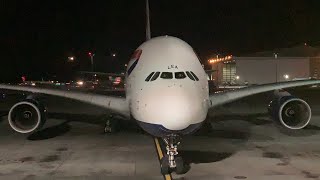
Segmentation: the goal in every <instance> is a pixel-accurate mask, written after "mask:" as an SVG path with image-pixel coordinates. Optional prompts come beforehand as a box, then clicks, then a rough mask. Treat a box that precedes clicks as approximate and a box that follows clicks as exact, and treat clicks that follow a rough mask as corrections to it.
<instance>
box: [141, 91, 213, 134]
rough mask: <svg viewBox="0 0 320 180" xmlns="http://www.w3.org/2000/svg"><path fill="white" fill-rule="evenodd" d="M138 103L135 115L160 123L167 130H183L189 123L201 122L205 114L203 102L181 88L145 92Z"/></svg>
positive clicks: (144, 119)
mask: <svg viewBox="0 0 320 180" xmlns="http://www.w3.org/2000/svg"><path fill="white" fill-rule="evenodd" d="M145 97H146V98H144V99H146V100H145V101H144V102H143V101H141V102H139V103H142V104H140V107H141V108H139V111H137V114H136V115H137V116H138V117H139V118H140V119H142V120H143V121H144V122H149V123H153V124H160V125H162V126H164V127H165V128H167V129H169V130H183V129H185V128H187V127H188V126H189V125H191V124H196V123H199V122H202V121H203V120H204V119H205V117H206V114H207V108H206V106H205V102H204V101H203V99H201V98H200V97H198V96H195V95H194V94H193V93H190V92H187V91H185V90H183V89H182V88H180V89H179V88H177V89H174V88H171V89H169V90H168V91H165V90H163V91H158V94H157V95H155V94H153V95H151V94H147V95H146V96H145Z"/></svg>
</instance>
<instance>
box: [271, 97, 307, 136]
mask: <svg viewBox="0 0 320 180" xmlns="http://www.w3.org/2000/svg"><path fill="white" fill-rule="evenodd" d="M268 111H269V114H270V115H271V116H272V118H273V119H274V120H276V121H277V122H278V123H280V124H281V125H282V126H284V127H286V128H288V129H292V130H298V129H302V128H304V127H306V126H307V125H308V124H309V122H310V119H311V108H310V106H309V104H308V103H307V102H305V101H304V100H302V99H299V98H296V97H294V96H291V95H290V96H282V97H277V98H276V99H274V100H272V101H271V102H270V104H269V106H268Z"/></svg>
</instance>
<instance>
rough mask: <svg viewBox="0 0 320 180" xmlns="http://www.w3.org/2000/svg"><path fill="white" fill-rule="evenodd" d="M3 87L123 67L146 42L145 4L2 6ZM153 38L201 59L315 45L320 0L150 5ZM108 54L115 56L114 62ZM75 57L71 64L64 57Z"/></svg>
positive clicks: (10, 1) (180, 0)
mask: <svg viewBox="0 0 320 180" xmlns="http://www.w3.org/2000/svg"><path fill="white" fill-rule="evenodd" d="M0 3H1V4H0V8H1V9H0V13H1V14H0V18H1V21H2V23H1V30H0V31H1V42H3V43H4V49H2V50H3V52H2V53H1V54H2V56H1V57H2V58H1V66H0V75H1V76H0V81H4V80H7V79H10V80H11V79H12V78H13V77H20V76H21V75H22V74H27V75H28V76H31V77H34V78H39V77H40V76H45V75H48V76H49V75H52V74H58V75H60V76H61V75H62V76H63V75H65V74H68V73H69V72H70V71H72V70H89V69H90V60H89V57H88V55H87V53H88V51H94V52H95V53H96V61H97V62H96V67H95V69H96V70H98V71H105V72H115V71H119V70H121V69H123V65H124V64H125V63H126V62H127V61H128V59H129V57H130V54H131V53H132V52H133V51H134V49H136V48H137V46H139V45H140V44H141V43H142V42H143V41H144V39H145V4H144V3H145V1H144V0H134V1H128V0H127V1H124V0H105V1H100V0H99V1H98V0H97V1H94V0H90V1H89V0H86V1H80V0H77V1H71V0H64V1H59V0H33V1H31V0H19V1H14V0H2V1H1V2H0ZM150 11H151V12H150V13H151V32H152V36H160V35H172V36H176V37H179V38H181V39H183V40H185V41H187V42H188V43H189V44H190V45H191V46H192V47H193V48H194V49H195V50H196V52H197V53H198V54H199V56H200V57H201V58H202V60H203V61H204V60H206V59H208V58H210V57H212V56H214V54H215V53H220V54H234V55H241V54H246V53H251V52H256V51H263V50H272V49H275V48H281V47H290V46H294V45H296V44H301V43H304V42H307V43H308V44H310V45H319V42H320V24H319V23H320V1H319V0H313V1H312V0H309V1H302V0H283V1H281V0H265V1H259V0H234V1H231V0H199V1H186V0H150ZM111 53H117V57H116V58H111V56H110V54H111ZM69 55H75V56H76V57H77V60H76V62H75V63H72V64H70V63H67V62H66V60H67V57H68V56H69Z"/></svg>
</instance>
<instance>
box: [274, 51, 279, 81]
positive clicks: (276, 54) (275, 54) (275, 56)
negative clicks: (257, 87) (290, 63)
mask: <svg viewBox="0 0 320 180" xmlns="http://www.w3.org/2000/svg"><path fill="white" fill-rule="evenodd" d="M273 54H274V58H275V59H276V83H277V82H278V53H273Z"/></svg>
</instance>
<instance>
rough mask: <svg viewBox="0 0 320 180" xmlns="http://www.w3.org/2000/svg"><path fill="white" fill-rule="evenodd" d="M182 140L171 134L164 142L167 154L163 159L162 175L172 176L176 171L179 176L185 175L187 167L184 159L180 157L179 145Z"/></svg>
mask: <svg viewBox="0 0 320 180" xmlns="http://www.w3.org/2000/svg"><path fill="white" fill-rule="evenodd" d="M180 140H181V138H180V137H179V136H178V135H176V134H171V135H169V136H167V137H166V138H163V141H164V142H165V143H166V151H167V154H166V155H164V156H163V158H162V159H161V173H162V174H170V173H171V172H173V171H175V172H176V173H177V174H183V173H184V172H185V169H186V168H185V165H184V163H183V159H182V157H181V156H177V155H178V145H179V144H180Z"/></svg>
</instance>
